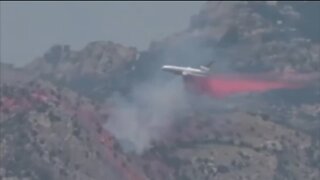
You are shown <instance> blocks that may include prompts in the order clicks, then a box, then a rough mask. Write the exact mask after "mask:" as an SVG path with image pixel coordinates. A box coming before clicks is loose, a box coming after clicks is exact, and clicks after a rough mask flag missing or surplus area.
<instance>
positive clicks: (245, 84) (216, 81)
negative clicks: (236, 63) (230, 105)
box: [197, 75, 303, 98]
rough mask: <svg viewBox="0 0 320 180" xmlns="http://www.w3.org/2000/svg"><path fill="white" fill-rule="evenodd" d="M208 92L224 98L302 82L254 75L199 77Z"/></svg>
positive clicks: (296, 84)
mask: <svg viewBox="0 0 320 180" xmlns="http://www.w3.org/2000/svg"><path fill="white" fill-rule="evenodd" d="M197 81H198V83H200V86H201V87H202V90H204V91H205V92H206V93H209V94H210V95H213V96H214V97H217V98H224V97H227V96H230V95H234V94H239V93H252V92H260V93H262V92H267V91H270V90H276V89H295V88H300V87H302V86H303V85H302V83H298V82H288V81H284V80H270V79H269V80H267V79H262V78H260V79H259V78H255V77H254V76H253V75H252V76H233V75H215V76H210V77H203V78H199V79H197Z"/></svg>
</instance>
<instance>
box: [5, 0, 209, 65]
mask: <svg viewBox="0 0 320 180" xmlns="http://www.w3.org/2000/svg"><path fill="white" fill-rule="evenodd" d="M203 3H204V2H203V1H188V2H183V3H182V2H179V1H171V2H170V1H166V2H159V1H158V2H151V1H150V2H142V1H135V2H123V1H122V2H114V1H113V2H111V1H109V2H9V1H2V2H1V11H0V12H1V16H0V17H1V21H0V22H1V26H0V28H1V29H0V30H1V31H0V32H1V46H0V48H1V53H0V57H1V61H2V62H9V63H12V64H14V65H17V66H21V65H24V64H26V63H28V62H30V61H32V60H33V59H35V58H36V57H39V56H42V55H43V53H44V52H45V51H47V50H48V49H49V48H50V47H51V46H53V45H55V44H68V45H70V46H71V48H72V49H76V50H78V49H81V48H83V47H84V46H85V45H86V44H88V43H90V42H92V41H109V40H110V41H113V42H116V43H120V44H123V45H125V46H133V47H136V48H138V49H139V50H145V49H147V48H148V47H149V44H150V42H152V41H153V40H161V39H162V38H165V37H166V36H168V35H171V34H173V33H175V32H179V31H182V30H184V29H186V28H187V27H188V26H189V21H190V17H191V16H192V15H194V14H196V13H197V12H199V10H200V8H201V6H202V4H203Z"/></svg>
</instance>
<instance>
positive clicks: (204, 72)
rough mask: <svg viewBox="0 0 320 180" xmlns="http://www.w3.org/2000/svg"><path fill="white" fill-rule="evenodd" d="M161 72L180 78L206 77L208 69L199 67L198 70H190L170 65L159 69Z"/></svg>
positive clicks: (189, 68)
mask: <svg viewBox="0 0 320 180" xmlns="http://www.w3.org/2000/svg"><path fill="white" fill-rule="evenodd" d="M161 69H162V70H163V71H167V72H170V73H173V74H176V75H182V76H187V75H190V76H206V75H207V73H208V71H209V69H208V68H206V67H203V66H201V67H200V69H196V68H191V67H181V66H171V65H164V66H162V68H161Z"/></svg>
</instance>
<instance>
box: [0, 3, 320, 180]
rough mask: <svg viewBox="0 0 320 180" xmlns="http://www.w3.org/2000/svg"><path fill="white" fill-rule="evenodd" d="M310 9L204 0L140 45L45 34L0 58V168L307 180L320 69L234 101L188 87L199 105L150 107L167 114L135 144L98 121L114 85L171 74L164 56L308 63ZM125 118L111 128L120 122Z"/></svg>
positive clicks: (25, 174) (317, 158)
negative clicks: (17, 54) (178, 28)
mask: <svg viewBox="0 0 320 180" xmlns="http://www.w3.org/2000/svg"><path fill="white" fill-rule="evenodd" d="M319 9H320V3H319V2H279V1H266V2H246V1H243V2H222V1H216V2H207V3H205V5H204V6H203V8H202V10H201V11H200V12H199V13H198V14H197V15H195V16H193V17H192V18H191V20H190V26H189V28H188V29H186V30H185V31H184V32H180V33H177V34H174V35H172V36H170V37H168V38H166V39H164V40H162V41H160V42H152V43H151V45H150V48H149V49H148V50H147V51H144V52H139V51H138V50H137V49H135V48H133V47H126V46H123V45H120V44H116V43H113V42H109V41H107V42H105V41H101V42H92V43H89V44H88V45H87V46H85V47H84V48H83V49H81V50H72V49H71V47H69V46H67V45H55V46H53V47H52V48H50V49H49V50H48V51H47V52H45V53H44V55H43V57H41V58H39V59H35V60H34V61H33V62H31V63H30V64H28V65H26V66H25V67H23V68H15V67H13V66H12V65H8V64H3V63H1V75H0V78H1V89H0V91H1V104H0V110H1V120H0V137H1V138H0V160H1V161H0V179H4V180H9V179H10V180H13V179H41V180H42V179H66V180H67V179H80V180H82V179H92V180H100V179H101V180H102V179H104V180H105V179H108V180H109V179H110V180H122V179H123V180H131V179H132V180H140V179H141V180H147V179H150V180H163V179H166V180H206V179H210V180H211V179H217V180H230V179H234V180H256V179H260V180H301V179H304V180H318V179H319V177H320V163H319V162H320V133H319V132H320V81H314V82H313V83H312V86H310V87H307V88H304V89H300V90H281V91H275V92H269V93H265V94H263V95H261V96H259V97H258V98H256V97H255V96H249V97H252V99H253V101H254V103H253V105H252V104H248V103H245V101H243V99H240V101H239V99H238V100H236V101H231V103H234V102H237V103H238V104H237V105H238V106H236V108H233V109H232V110H228V111H221V110H217V109H216V107H214V106H212V107H211V106H207V105H204V106H205V108H201V107H203V106H201V105H200V104H201V103H200V102H197V100H199V101H200V98H196V99H195V101H191V104H192V105H193V107H200V108H192V109H189V110H188V111H187V113H185V112H184V111H183V112H184V113H182V115H181V114H179V115H176V116H177V117H174V119H175V120H174V121H166V120H165V119H162V121H164V122H167V123H168V124H170V125H168V124H166V126H161V128H162V129H161V130H160V131H164V132H165V133H164V135H162V136H161V138H154V139H151V142H150V144H149V145H150V146H148V148H145V149H144V151H143V152H142V153H134V152H132V151H129V150H128V149H130V148H128V147H131V148H134V146H133V145H132V144H131V145H130V143H133V144H134V142H127V143H128V144H127V146H125V145H124V144H125V143H124V141H125V140H126V139H119V138H117V135H118V134H119V133H114V131H116V130H112V131H110V129H108V128H105V126H106V125H108V122H109V121H110V119H112V118H111V117H110V116H112V114H113V113H114V112H116V111H118V109H117V106H114V104H113V103H110V101H109V99H110V98H111V97H114V95H115V94H117V96H120V97H122V98H124V99H126V98H127V99H129V100H128V101H129V102H130V101H134V100H135V99H134V98H132V97H131V96H132V94H134V92H135V91H137V86H138V85H139V86H140V84H147V85H149V84H150V82H158V81H159V82H163V81H168V80H169V79H172V76H166V75H163V74H162V73H161V72H160V67H161V65H163V64H165V63H168V64H176V65H188V66H199V65H202V64H204V63H206V62H208V61H209V60H212V59H214V60H215V63H214V66H213V71H221V72H266V71H268V72H270V71H271V72H282V73H287V74H288V75H289V76H290V72H292V71H297V72H308V73H316V72H319V70H320V24H319V23H318V21H317V18H316V17H320V11H319ZM159 74H160V75H159ZM151 85H152V84H151ZM138 90H139V89H138ZM164 90H166V89H161V88H159V90H158V91H157V92H158V93H159V92H160V94H163V93H165V92H162V91H164ZM151 91H153V89H151ZM145 92H147V93H145ZM142 93H144V94H143V95H144V96H145V97H146V98H147V99H149V98H150V99H153V98H154V97H153V96H154V94H152V93H150V92H149V91H142ZM169 93H170V92H169ZM155 96H159V94H155ZM130 98H132V99H130ZM162 99H163V98H156V101H160V103H159V104H160V105H163V104H161V103H164V106H169V104H166V103H165V102H162V101H161V100H162ZM164 99H166V98H164ZM206 99H208V98H206ZM249 99H250V98H249ZM212 101H215V100H214V99H212ZM121 102H122V101H121ZM152 102H153V101H152ZM117 103H119V102H117ZM186 103H187V102H186ZM218 104H222V106H227V104H226V102H225V101H222V102H218ZM155 107H158V106H155ZM170 107H171V106H170ZM145 109H146V110H145V113H146V114H147V113H148V107H145ZM160 109H161V110H162V109H163V108H162V106H159V111H160ZM142 112H144V111H142ZM170 112H171V111H170ZM161 113H167V111H160V114H161ZM143 115H144V114H142V116H141V118H142V119H144V118H143V117H144V116H143ZM126 117H127V116H126ZM146 117H148V116H147V115H146ZM160 117H167V116H160ZM170 118H171V117H170ZM133 120H134V117H133V116H132V117H130V116H128V118H127V119H124V120H123V122H124V126H125V125H126V124H127V126H125V127H124V128H123V129H117V131H129V129H131V127H130V126H133V125H136V124H132V121H133ZM151 120H153V119H151V118H150V119H148V118H146V122H144V124H148V121H151ZM162 121H161V122H162ZM140 125H141V127H142V128H140V130H141V131H145V128H152V127H149V126H146V125H144V126H143V123H141V124H140ZM156 125H159V124H156ZM161 125H162V124H161ZM136 128H137V129H139V127H136ZM147 132H148V135H150V134H149V132H151V133H152V132H156V130H154V129H151V130H150V129H148V131H147ZM121 133H122V132H120V134H121ZM123 133H125V132H123ZM151 135H153V134H151ZM140 138H141V139H144V138H145V137H140ZM139 140H140V139H139ZM139 142H140V141H139ZM127 148H128V149H127Z"/></svg>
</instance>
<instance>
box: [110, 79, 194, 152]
mask: <svg viewBox="0 0 320 180" xmlns="http://www.w3.org/2000/svg"><path fill="white" fill-rule="evenodd" d="M185 95H186V94H185V91H184V89H183V86H182V84H181V83H180V82H179V80H178V79H176V80H173V81H170V82H166V83H160V82H150V83H144V84H142V85H139V86H137V87H136V88H135V89H134V90H133V92H132V99H131V101H130V100H128V99H124V98H123V97H121V96H117V97H114V98H113V99H112V100H113V102H114V110H113V111H112V112H111V114H110V118H109V119H110V120H109V122H108V123H107V124H106V126H105V127H106V128H107V129H108V130H109V131H110V132H111V133H113V135H114V136H115V137H116V138H117V139H118V140H119V141H120V142H121V140H124V141H128V142H130V143H131V144H132V145H133V148H134V150H135V151H136V152H137V153H142V152H143V151H144V150H145V149H148V148H150V147H151V143H152V141H156V140H159V139H160V138H162V137H163V136H164V135H165V134H166V132H167V131H168V130H169V128H170V127H171V123H172V122H173V121H174V119H175V116H176V115H178V114H179V113H183V111H185V110H186V109H187V104H188V103H187V102H186V101H187V99H186V96H185Z"/></svg>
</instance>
